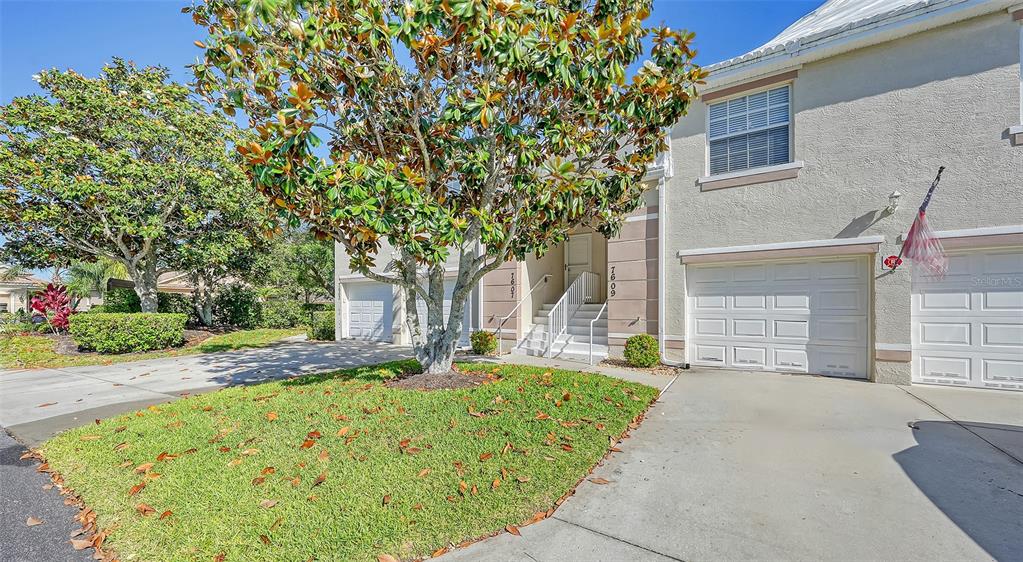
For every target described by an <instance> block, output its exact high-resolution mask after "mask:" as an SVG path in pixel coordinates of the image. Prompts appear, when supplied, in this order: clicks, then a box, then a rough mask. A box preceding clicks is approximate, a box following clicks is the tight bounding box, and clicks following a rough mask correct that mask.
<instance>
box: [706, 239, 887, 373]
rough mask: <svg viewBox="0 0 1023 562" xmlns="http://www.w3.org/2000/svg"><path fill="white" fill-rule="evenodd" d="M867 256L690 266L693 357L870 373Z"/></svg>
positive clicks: (743, 365) (735, 364) (737, 364)
mask: <svg viewBox="0 0 1023 562" xmlns="http://www.w3.org/2000/svg"><path fill="white" fill-rule="evenodd" d="M866 270H867V263H866V260H865V259H863V258H859V257H857V258H843V259H837V260H836V259H829V260H813V259H805V260H792V261H765V262H763V263H758V264H735V265H730V266H728V265H725V266H721V265H715V266H709V267H700V266H692V267H690V268H688V269H687V279H689V280H690V283H689V286H688V291H689V295H690V298H689V317H690V324H689V329H690V334H691V337H692V341H691V349H692V353H691V354H690V357H689V361H690V363H693V364H696V365H711V366H721V367H729V368H735V369H760V370H782V371H790V372H811V373H822V374H833V375H837V376H858V377H864V376H866V341H867V308H868V305H869V298H868V296H869V293H868V288H867V286H866V284H865V279H866V274H865V273H866Z"/></svg>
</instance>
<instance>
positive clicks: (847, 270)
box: [816, 259, 863, 281]
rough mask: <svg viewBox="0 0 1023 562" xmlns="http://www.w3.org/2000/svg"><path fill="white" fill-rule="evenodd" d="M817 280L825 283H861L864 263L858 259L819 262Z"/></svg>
mask: <svg viewBox="0 0 1023 562" xmlns="http://www.w3.org/2000/svg"><path fill="white" fill-rule="evenodd" d="M816 271H817V279H820V280H823V281H861V280H862V279H863V267H862V262H861V261H860V260H858V259H848V260H832V261H820V262H817V267H816Z"/></svg>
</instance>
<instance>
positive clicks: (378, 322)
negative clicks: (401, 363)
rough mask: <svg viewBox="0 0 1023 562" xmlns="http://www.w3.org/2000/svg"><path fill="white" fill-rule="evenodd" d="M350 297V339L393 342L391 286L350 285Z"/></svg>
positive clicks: (346, 289) (380, 284) (348, 293)
mask: <svg viewBox="0 0 1023 562" xmlns="http://www.w3.org/2000/svg"><path fill="white" fill-rule="evenodd" d="M345 294H346V295H347V297H348V337H351V338H355V339H361V340H382V341H391V316H392V315H393V314H394V311H393V310H392V304H391V303H392V298H391V286H390V285H388V284H386V283H376V282H369V283H350V284H348V285H346V286H345Z"/></svg>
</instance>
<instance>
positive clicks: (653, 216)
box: [625, 213, 657, 222]
mask: <svg viewBox="0 0 1023 562" xmlns="http://www.w3.org/2000/svg"><path fill="white" fill-rule="evenodd" d="M656 218H657V213H647V214H645V215H636V216H634V217H628V218H627V219H625V222H639V221H648V220H653V219H656Z"/></svg>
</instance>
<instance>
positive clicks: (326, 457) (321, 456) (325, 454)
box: [317, 449, 330, 462]
mask: <svg viewBox="0 0 1023 562" xmlns="http://www.w3.org/2000/svg"><path fill="white" fill-rule="evenodd" d="M317 458H319V459H320V460H321V461H323V462H327V461H329V460H330V452H329V451H327V450H326V449H324V450H322V451H320V454H319V455H317Z"/></svg>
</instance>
